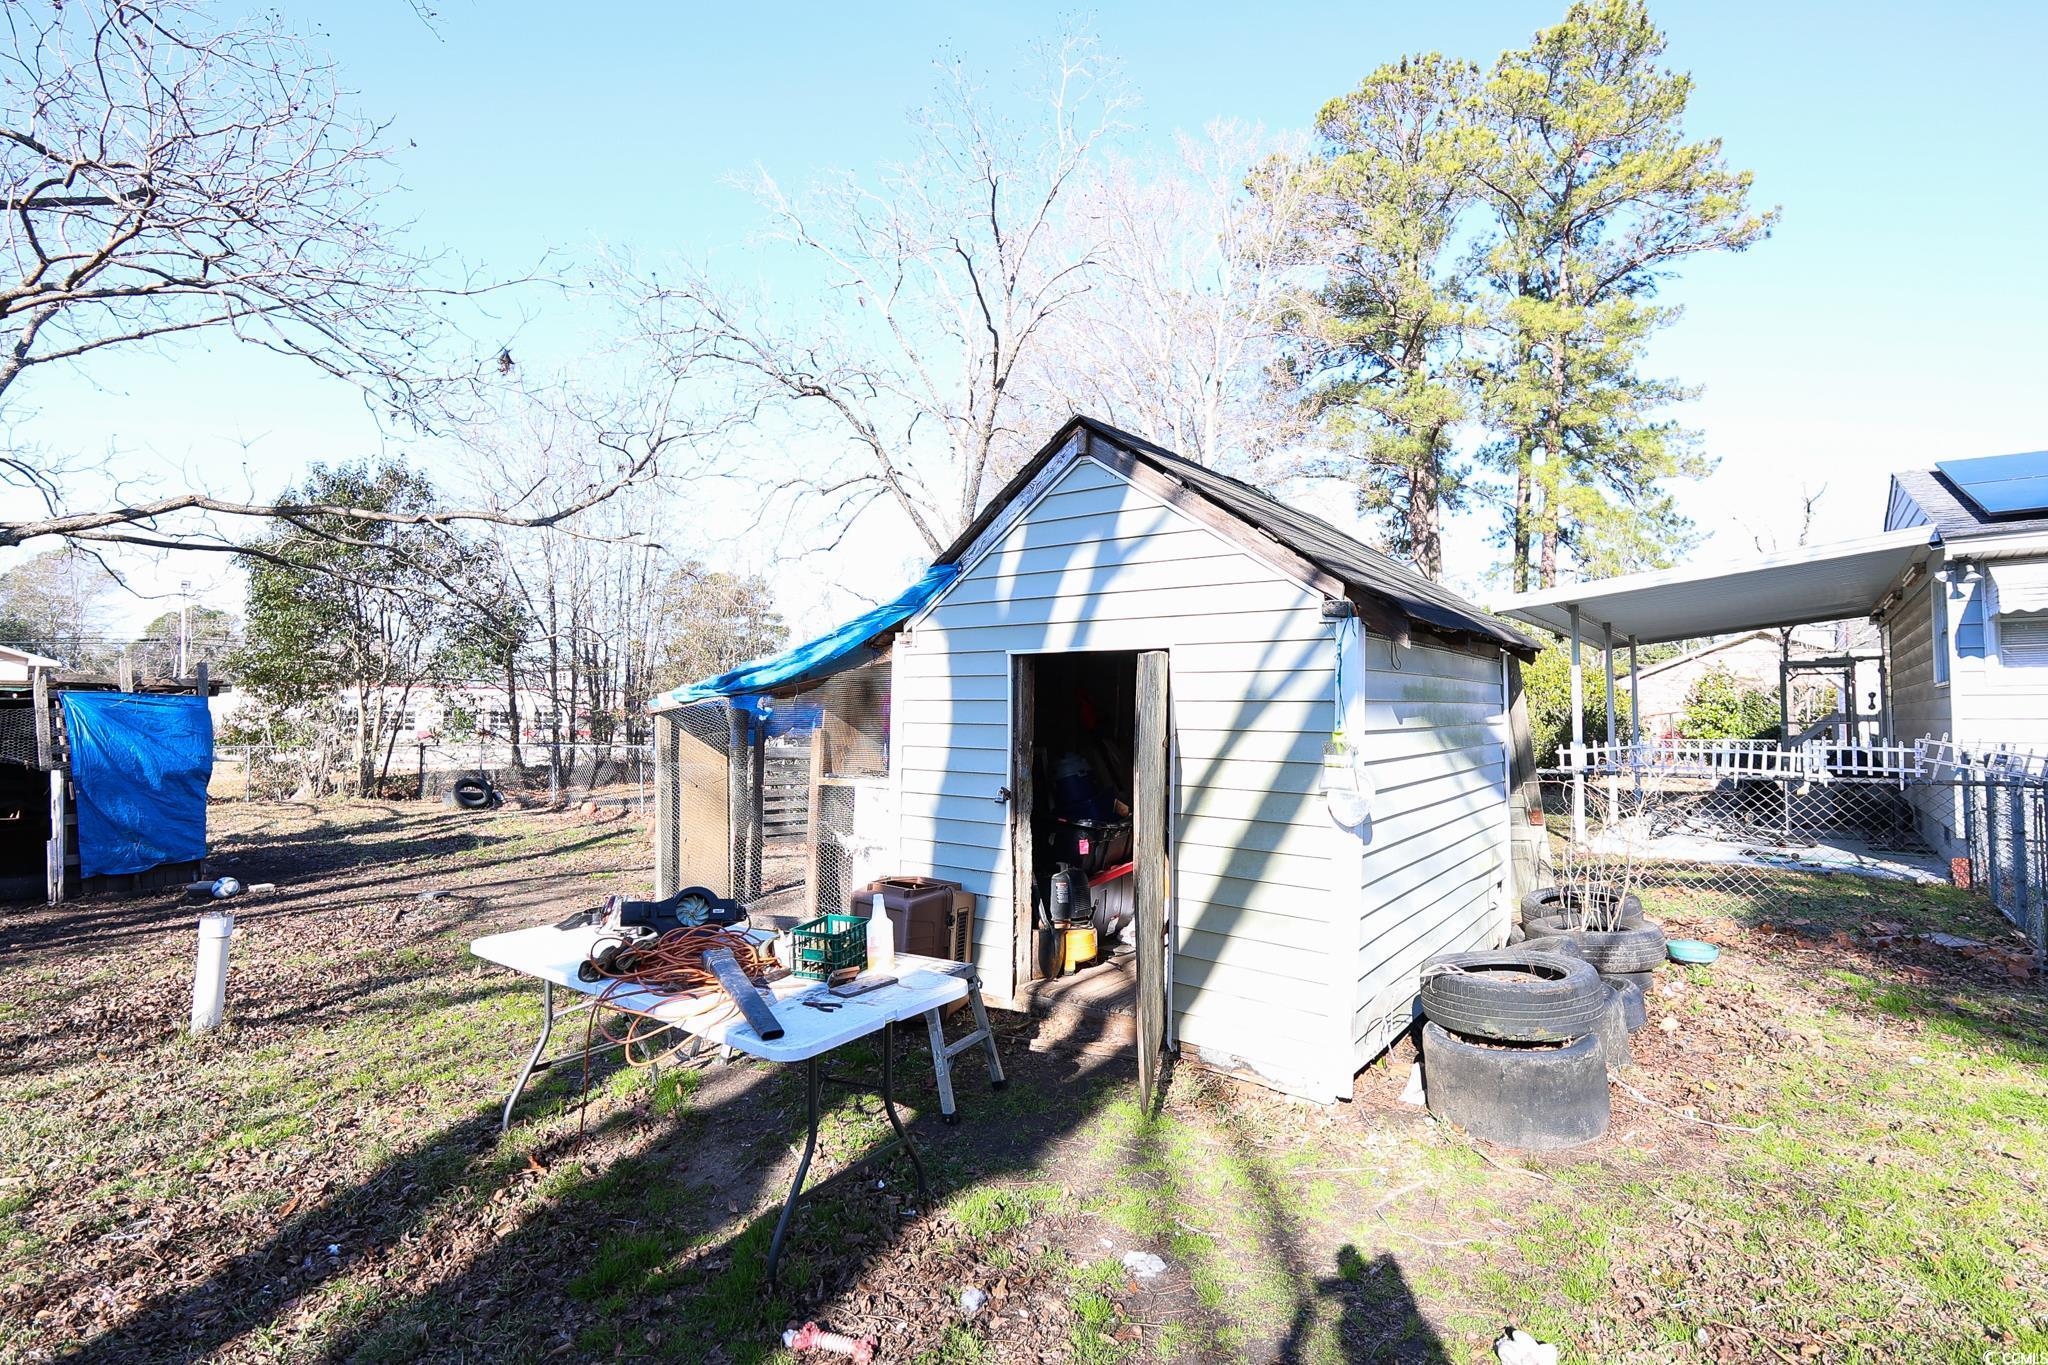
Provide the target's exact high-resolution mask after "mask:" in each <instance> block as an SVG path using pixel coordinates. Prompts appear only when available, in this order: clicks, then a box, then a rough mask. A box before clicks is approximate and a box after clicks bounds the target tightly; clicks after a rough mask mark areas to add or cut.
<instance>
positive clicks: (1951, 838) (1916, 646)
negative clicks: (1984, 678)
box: [1884, 561, 1962, 857]
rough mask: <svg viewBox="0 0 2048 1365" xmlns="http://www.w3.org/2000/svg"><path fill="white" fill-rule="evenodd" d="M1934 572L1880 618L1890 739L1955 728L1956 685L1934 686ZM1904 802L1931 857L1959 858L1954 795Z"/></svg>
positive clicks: (1914, 795)
mask: <svg viewBox="0 0 2048 1365" xmlns="http://www.w3.org/2000/svg"><path fill="white" fill-rule="evenodd" d="M1939 567H1940V565H1939V561H1935V562H1933V563H1930V564H1929V565H1928V569H1929V572H1928V574H1927V575H1925V576H1923V577H1922V578H1921V580H1920V582H1919V585H1918V586H1917V587H1916V588H1915V589H1914V590H1913V591H1911V592H1909V593H1908V594H1906V597H1905V600H1904V601H1902V602H1901V603H1900V604H1899V605H1898V606H1896V607H1894V608H1893V609H1892V611H1891V613H1890V614H1889V615H1888V616H1886V618H1885V624H1884V647H1885V678H1886V681H1887V682H1888V684H1889V685H1890V687H1891V715H1892V733H1893V734H1894V735H1895V736H1897V737H1898V738H1900V739H1904V740H1913V739H1918V738H1920V737H1921V736H1923V735H1932V736H1935V737H1937V738H1939V737H1941V736H1943V735H1949V734H1953V733H1954V732H1955V728H1956V727H1955V721H1954V718H1953V716H1952V715H1951V712H1950V709H1949V698H1950V693H1951V691H1952V690H1953V688H1954V686H1955V684H1954V683H1950V684H1948V685H1947V686H1937V685H1936V684H1935V681H1934V620H1933V614H1932V604H1931V600H1930V598H1929V596H1928V593H1929V591H1930V589H1931V588H1932V587H1935V586H1938V585H1936V584H1935V583H1934V578H1933V571H1934V570H1935V569H1937V568H1939ZM1906 799H1907V800H1908V801H1910V802H1912V804H1913V808H1914V811H1915V823H1916V824H1917V825H1918V827H1919V829H1920V834H1921V837H1922V838H1924V839H1926V840H1927V842H1928V844H1929V845H1930V846H1931V847H1933V848H1934V849H1935V851H1936V852H1938V853H1940V854H1942V855H1943V856H1946V857H1953V856H1955V855H1956V854H1958V853H1960V852H1962V844H1961V841H1960V839H1959V838H1958V837H1957V836H1958V833H1959V831H1960V829H1961V825H1962V821H1961V817H1960V814H1959V812H1958V809H1957V806H1956V802H1955V798H1954V795H1953V793H1951V792H1949V791H1947V790H1945V789H1943V788H1939V787H1922V788H1917V789H1913V790H1910V791H1909V792H1908V793H1907V797H1906Z"/></svg>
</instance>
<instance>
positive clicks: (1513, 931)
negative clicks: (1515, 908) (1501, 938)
mask: <svg viewBox="0 0 2048 1365" xmlns="http://www.w3.org/2000/svg"><path fill="white" fill-rule="evenodd" d="M1527 937H1529V936H1528V935H1527V934H1526V933H1524V932H1523V931H1522V926H1521V925H1519V924H1511V925H1509V926H1508V947H1510V948H1512V947H1514V946H1515V945H1516V944H1517V943H1520V942H1521V941H1522V940H1523V939H1525V938H1527Z"/></svg>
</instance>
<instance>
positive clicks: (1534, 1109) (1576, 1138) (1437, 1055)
mask: <svg viewBox="0 0 2048 1365" xmlns="http://www.w3.org/2000/svg"><path fill="white" fill-rule="evenodd" d="M1601 994H1602V996H1603V1008H1604V997H1605V995H1606V991H1605V990H1604V988H1603V990H1602V992H1601ZM1422 1085H1423V1099H1424V1102H1425V1103H1426V1104H1427V1105H1428V1106H1429V1112H1430V1113H1432V1114H1434V1115H1436V1116H1437V1117H1438V1118H1440V1119H1443V1120H1445V1121H1446V1122H1449V1123H1455V1124H1457V1125H1458V1126H1459V1127H1460V1128H1463V1129H1464V1130H1465V1131H1466V1132H1468V1133H1470V1134H1472V1136H1474V1137H1478V1138H1485V1139H1486V1140H1487V1141H1488V1142H1499V1143H1504V1144H1505V1145H1507V1146H1510V1147H1522V1148H1526V1149H1528V1150H1530V1151H1537V1152H1546V1151H1556V1150H1558V1149H1559V1148H1563V1147H1576V1146H1578V1145H1579V1144H1581V1143H1585V1142H1591V1141H1592V1140H1593V1139H1595V1138H1597V1137H1599V1136H1600V1135H1601V1134H1603V1133H1605V1132H1606V1131H1607V1121H1608V1117H1609V1109H1608V1099H1607V1059H1606V1057H1605V1055H1604V1054H1603V1053H1602V1051H1601V1048H1600V1040H1599V1039H1598V1038H1596V1037H1594V1036H1592V1035H1591V1034H1588V1035H1586V1036H1585V1037H1583V1038H1578V1039H1575V1040H1573V1041H1572V1042H1569V1043H1566V1044H1564V1045H1563V1046H1562V1047H1486V1046H1483V1045H1482V1044H1479V1043H1472V1042H1467V1041H1466V1040H1465V1039H1463V1038H1459V1037H1456V1036H1454V1035H1453V1034H1451V1033H1449V1032H1448V1031H1446V1030H1445V1029H1444V1028H1443V1027H1442V1026H1441V1025H1439V1024H1435V1023H1429V1024H1424V1025H1423V1026H1422Z"/></svg>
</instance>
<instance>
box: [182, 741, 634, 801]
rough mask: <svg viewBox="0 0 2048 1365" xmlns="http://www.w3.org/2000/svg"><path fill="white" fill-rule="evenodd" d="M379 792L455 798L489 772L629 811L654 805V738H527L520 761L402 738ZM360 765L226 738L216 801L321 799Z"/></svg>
mask: <svg viewBox="0 0 2048 1365" xmlns="http://www.w3.org/2000/svg"><path fill="white" fill-rule="evenodd" d="M380 766H381V770H382V773H383V776H382V777H381V779H380V780H379V782H378V792H379V793H380V794H381V795H383V796H385V797H388V798H397V799H410V800H420V801H440V800H445V799H447V797H448V795H449V793H450V791H451V790H452V789H453V787H454V785H455V783H457V782H458V781H460V780H461V779H463V778H465V777H479V776H481V777H485V778H488V779H489V780H490V782H491V783H492V785H494V786H496V787H497V788H498V789H499V790H501V791H504V792H506V793H508V794H515V795H521V796H528V797H534V798H540V799H545V800H548V801H550V802H554V801H567V802H571V803H579V802H586V801H595V802H597V803H599V804H601V805H616V806H622V807H624V808H625V809H627V810H651V809H652V808H653V806H654V746H653V745H651V744H591V743H579V744H560V745H550V744H527V745H522V746H521V747H520V751H519V754H518V758H517V761H516V762H515V761H514V755H513V753H512V749H511V746H510V745H508V744H505V743H504V742H503V741H495V742H483V743H475V742H471V743H455V744H419V743H413V744H403V743H401V744H397V745H394V746H392V750H391V758H390V762H389V763H388V764H384V765H380ZM352 772H353V770H352V768H351V767H350V765H349V764H348V762H347V760H346V759H345V758H338V757H337V756H336V755H335V754H334V753H333V752H332V751H330V750H327V749H323V748H321V747H320V746H317V745H309V746H303V747H293V746H284V745H266V744H222V745H216V746H215V748H214V751H213V781H212V782H211V784H210V785H209V786H208V788H207V794H208V795H209V796H210V797H212V798H213V799H214V800H216V801H293V800H295V801H319V800H323V799H332V798H334V797H336V796H337V795H339V794H340V793H341V791H342V785H343V783H344V781H345V780H346V779H348V778H349V777H350V776H352Z"/></svg>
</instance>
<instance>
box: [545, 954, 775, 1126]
mask: <svg viewBox="0 0 2048 1365" xmlns="http://www.w3.org/2000/svg"><path fill="white" fill-rule="evenodd" d="M614 945H618V952H617V953H616V954H615V955H614V957H613V959H612V965H611V967H610V968H609V969H606V968H605V967H604V966H602V965H601V964H600V963H599V962H598V956H599V954H600V953H602V952H603V951H604V950H606V949H608V948H611V947H613V946H614ZM714 948H723V949H725V950H726V951H727V952H729V953H731V954H732V956H733V961H735V962H737V963H738V964H739V968H740V970H741V971H742V972H745V973H746V974H747V976H748V977H749V978H750V979H754V980H758V979H759V978H761V977H762V976H764V975H766V974H767V973H768V972H769V971H771V970H773V969H774V967H775V965H776V964H775V959H773V958H771V957H769V956H768V954H767V953H766V952H764V951H763V950H762V948H761V945H760V944H758V943H756V942H755V941H754V940H753V939H751V938H749V937H747V936H746V935H745V934H739V933H735V932H733V931H732V930H730V929H720V928H717V927H715V926H713V925H708V924H700V925H697V926H695V927H693V928H689V929H671V930H669V931H668V932H667V933H665V934H663V935H662V936H661V937H660V938H657V939H655V940H653V941H652V942H650V943H644V944H633V943H630V942H628V941H627V940H626V939H624V938H623V937H621V938H611V939H600V940H598V941H597V943H595V944H593V945H592V947H591V950H590V968H591V970H592V971H594V972H597V973H599V974H600V975H603V976H606V977H609V978H610V980H608V981H607V982H606V983H605V988H604V989H603V990H602V991H600V992H598V994H597V997H596V999H595V1000H594V1001H593V1002H592V1005H591V1010H590V1018H589V1020H588V1021H587V1022H586V1023H585V1025H584V1029H583V1093H582V1100H583V1104H582V1105H581V1108H582V1109H583V1112H584V1113H585V1114H586V1115H587V1114H588V1113H589V1104H588V1101H589V1098H590V1052H591V1047H592V1045H593V1044H594V1043H595V1041H596V1039H597V1037H598V1035H599V1034H600V1033H602V1034H603V1037H604V1041H605V1043H606V1044H607V1045H613V1044H617V1045H620V1046H621V1050H622V1051H623V1053H624V1055H625V1058H626V1065H628V1066H651V1065H653V1064H654V1062H655V1061H656V1060H657V1059H658V1058H659V1057H660V1056H661V1052H662V1051H666V1050H667V1049H662V1050H661V1051H657V1052H653V1053H651V1054H649V1055H648V1056H647V1057H646V1058H645V1059H644V1060H636V1059H635V1058H634V1056H633V1045H634V1044H635V1043H643V1044H644V1042H645V1040H646V1039H647V1038H648V1037H650V1036H652V1035H654V1034H658V1033H660V1032H661V1031H662V1030H664V1029H667V1028H670V1027H672V1025H671V1024H669V1023H668V1022H667V1021H665V1020H662V1019H657V1018H656V1017H654V1016H653V1015H651V1014H646V1013H643V1012H642V1011H639V1010H634V1009H629V1008H627V1007H625V1006H623V1005H619V1004H617V1003H616V997H618V996H620V995H626V994H630V993H631V992H633V991H637V990H652V991H661V992H663V993H664V994H668V995H704V996H707V997H708V996H710V995H712V994H715V993H717V992H719V991H720V990H722V989H723V988H722V987H720V985H719V984H718V974H717V973H716V972H714V971H712V970H711V969H710V968H709V967H707V966H705V965H704V955H705V954H706V953H709V952H710V951H711V950H712V949H714ZM607 1006H609V1007H610V1008H612V1009H615V1010H617V1011H619V1012H620V1013H621V1014H626V1015H630V1016H631V1022H629V1023H628V1024H627V1025H626V1031H625V1032H624V1033H623V1034H616V1035H615V1034H614V1033H613V1032H612V1030H611V1027H610V1025H609V1024H606V1025H605V1026H604V1027H603V1028H602V1029H600V1027H599V1025H598V1015H599V1014H601V1013H602V1012H603V1011H604V1010H605V1008H606V1007H607ZM737 1008H738V1006H737V1005H734V1004H733V1003H732V1002H731V1001H730V1000H728V1001H726V1004H725V1009H726V1010H733V1009H737ZM650 1025H651V1026H652V1027H649V1026H650ZM576 1132H577V1141H578V1142H579V1143H580V1142H581V1141H582V1137H583V1125H582V1123H581V1122H579V1123H578V1124H577V1130H576Z"/></svg>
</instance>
